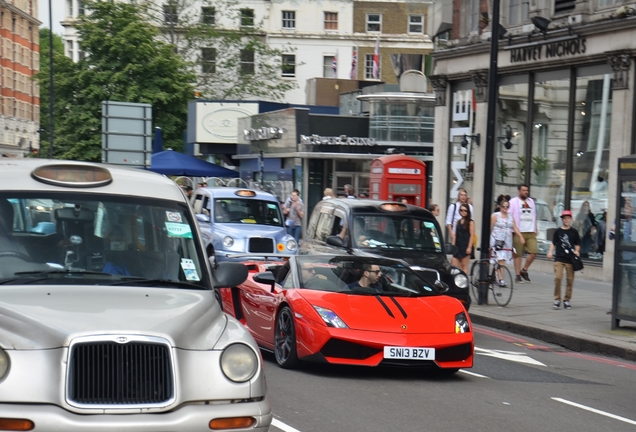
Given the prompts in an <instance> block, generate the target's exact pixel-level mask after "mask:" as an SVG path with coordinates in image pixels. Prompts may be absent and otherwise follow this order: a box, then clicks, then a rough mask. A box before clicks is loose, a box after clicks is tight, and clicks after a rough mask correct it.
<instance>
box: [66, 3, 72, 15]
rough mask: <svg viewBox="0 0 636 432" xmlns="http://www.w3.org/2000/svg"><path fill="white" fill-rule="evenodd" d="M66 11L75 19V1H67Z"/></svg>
mask: <svg viewBox="0 0 636 432" xmlns="http://www.w3.org/2000/svg"><path fill="white" fill-rule="evenodd" d="M66 8H67V9H66V10H67V13H68V16H69V17H73V0H66Z"/></svg>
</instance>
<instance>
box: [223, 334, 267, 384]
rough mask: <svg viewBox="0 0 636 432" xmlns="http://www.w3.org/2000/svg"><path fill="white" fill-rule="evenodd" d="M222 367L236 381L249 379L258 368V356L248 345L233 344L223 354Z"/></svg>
mask: <svg viewBox="0 0 636 432" xmlns="http://www.w3.org/2000/svg"><path fill="white" fill-rule="evenodd" d="M221 369H222V370H223V373H224V374H225V376H226V377H228V378H229V379H230V380H232V381H234V382H245V381H249V380H250V379H252V377H253V376H254V374H255V373H256V370H257V369H258V358H257V357H256V354H255V353H254V351H252V349H251V348H250V347H248V346H247V345H244V344H241V343H237V344H232V345H230V346H228V347H227V348H225V349H224V350H223V354H221Z"/></svg>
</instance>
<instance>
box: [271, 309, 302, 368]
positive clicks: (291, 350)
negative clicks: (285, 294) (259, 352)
mask: <svg viewBox="0 0 636 432" xmlns="http://www.w3.org/2000/svg"><path fill="white" fill-rule="evenodd" d="M274 355H275V356H276V362H277V363H278V365H279V366H280V367H282V368H283V369H292V368H294V367H295V366H296V365H297V364H298V353H297V352H296V328H295V326H294V315H293V314H292V311H291V309H290V308H289V307H287V306H284V307H283V308H282V309H281V310H280V312H279V313H278V316H277V317H276V331H275V332H274Z"/></svg>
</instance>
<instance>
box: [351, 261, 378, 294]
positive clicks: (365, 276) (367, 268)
mask: <svg viewBox="0 0 636 432" xmlns="http://www.w3.org/2000/svg"><path fill="white" fill-rule="evenodd" d="M381 274H382V270H380V266H379V265H377V264H366V263H365V264H362V277H360V279H359V280H357V281H355V282H353V283H350V284H349V285H347V287H348V288H349V289H350V290H356V289H359V288H367V289H372V290H376V291H378V292H382V286H381V284H380V275H381Z"/></svg>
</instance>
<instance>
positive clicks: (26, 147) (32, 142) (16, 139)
mask: <svg viewBox="0 0 636 432" xmlns="http://www.w3.org/2000/svg"><path fill="white" fill-rule="evenodd" d="M37 15H38V10H37V1H36V0H13V1H5V0H0V59H1V64H2V77H1V81H0V96H1V99H2V100H1V101H0V154H1V155H2V156H8V157H22V156H24V155H25V154H27V153H29V152H34V151H37V150H38V149H39V135H38V130H39V128H40V93H39V87H38V85H37V83H36V81H34V80H33V79H32V77H33V75H34V74H36V73H37V72H38V70H39V69H40V57H39V53H40V47H39V29H38V27H39V25H40V21H38V20H37V18H36V17H37Z"/></svg>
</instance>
